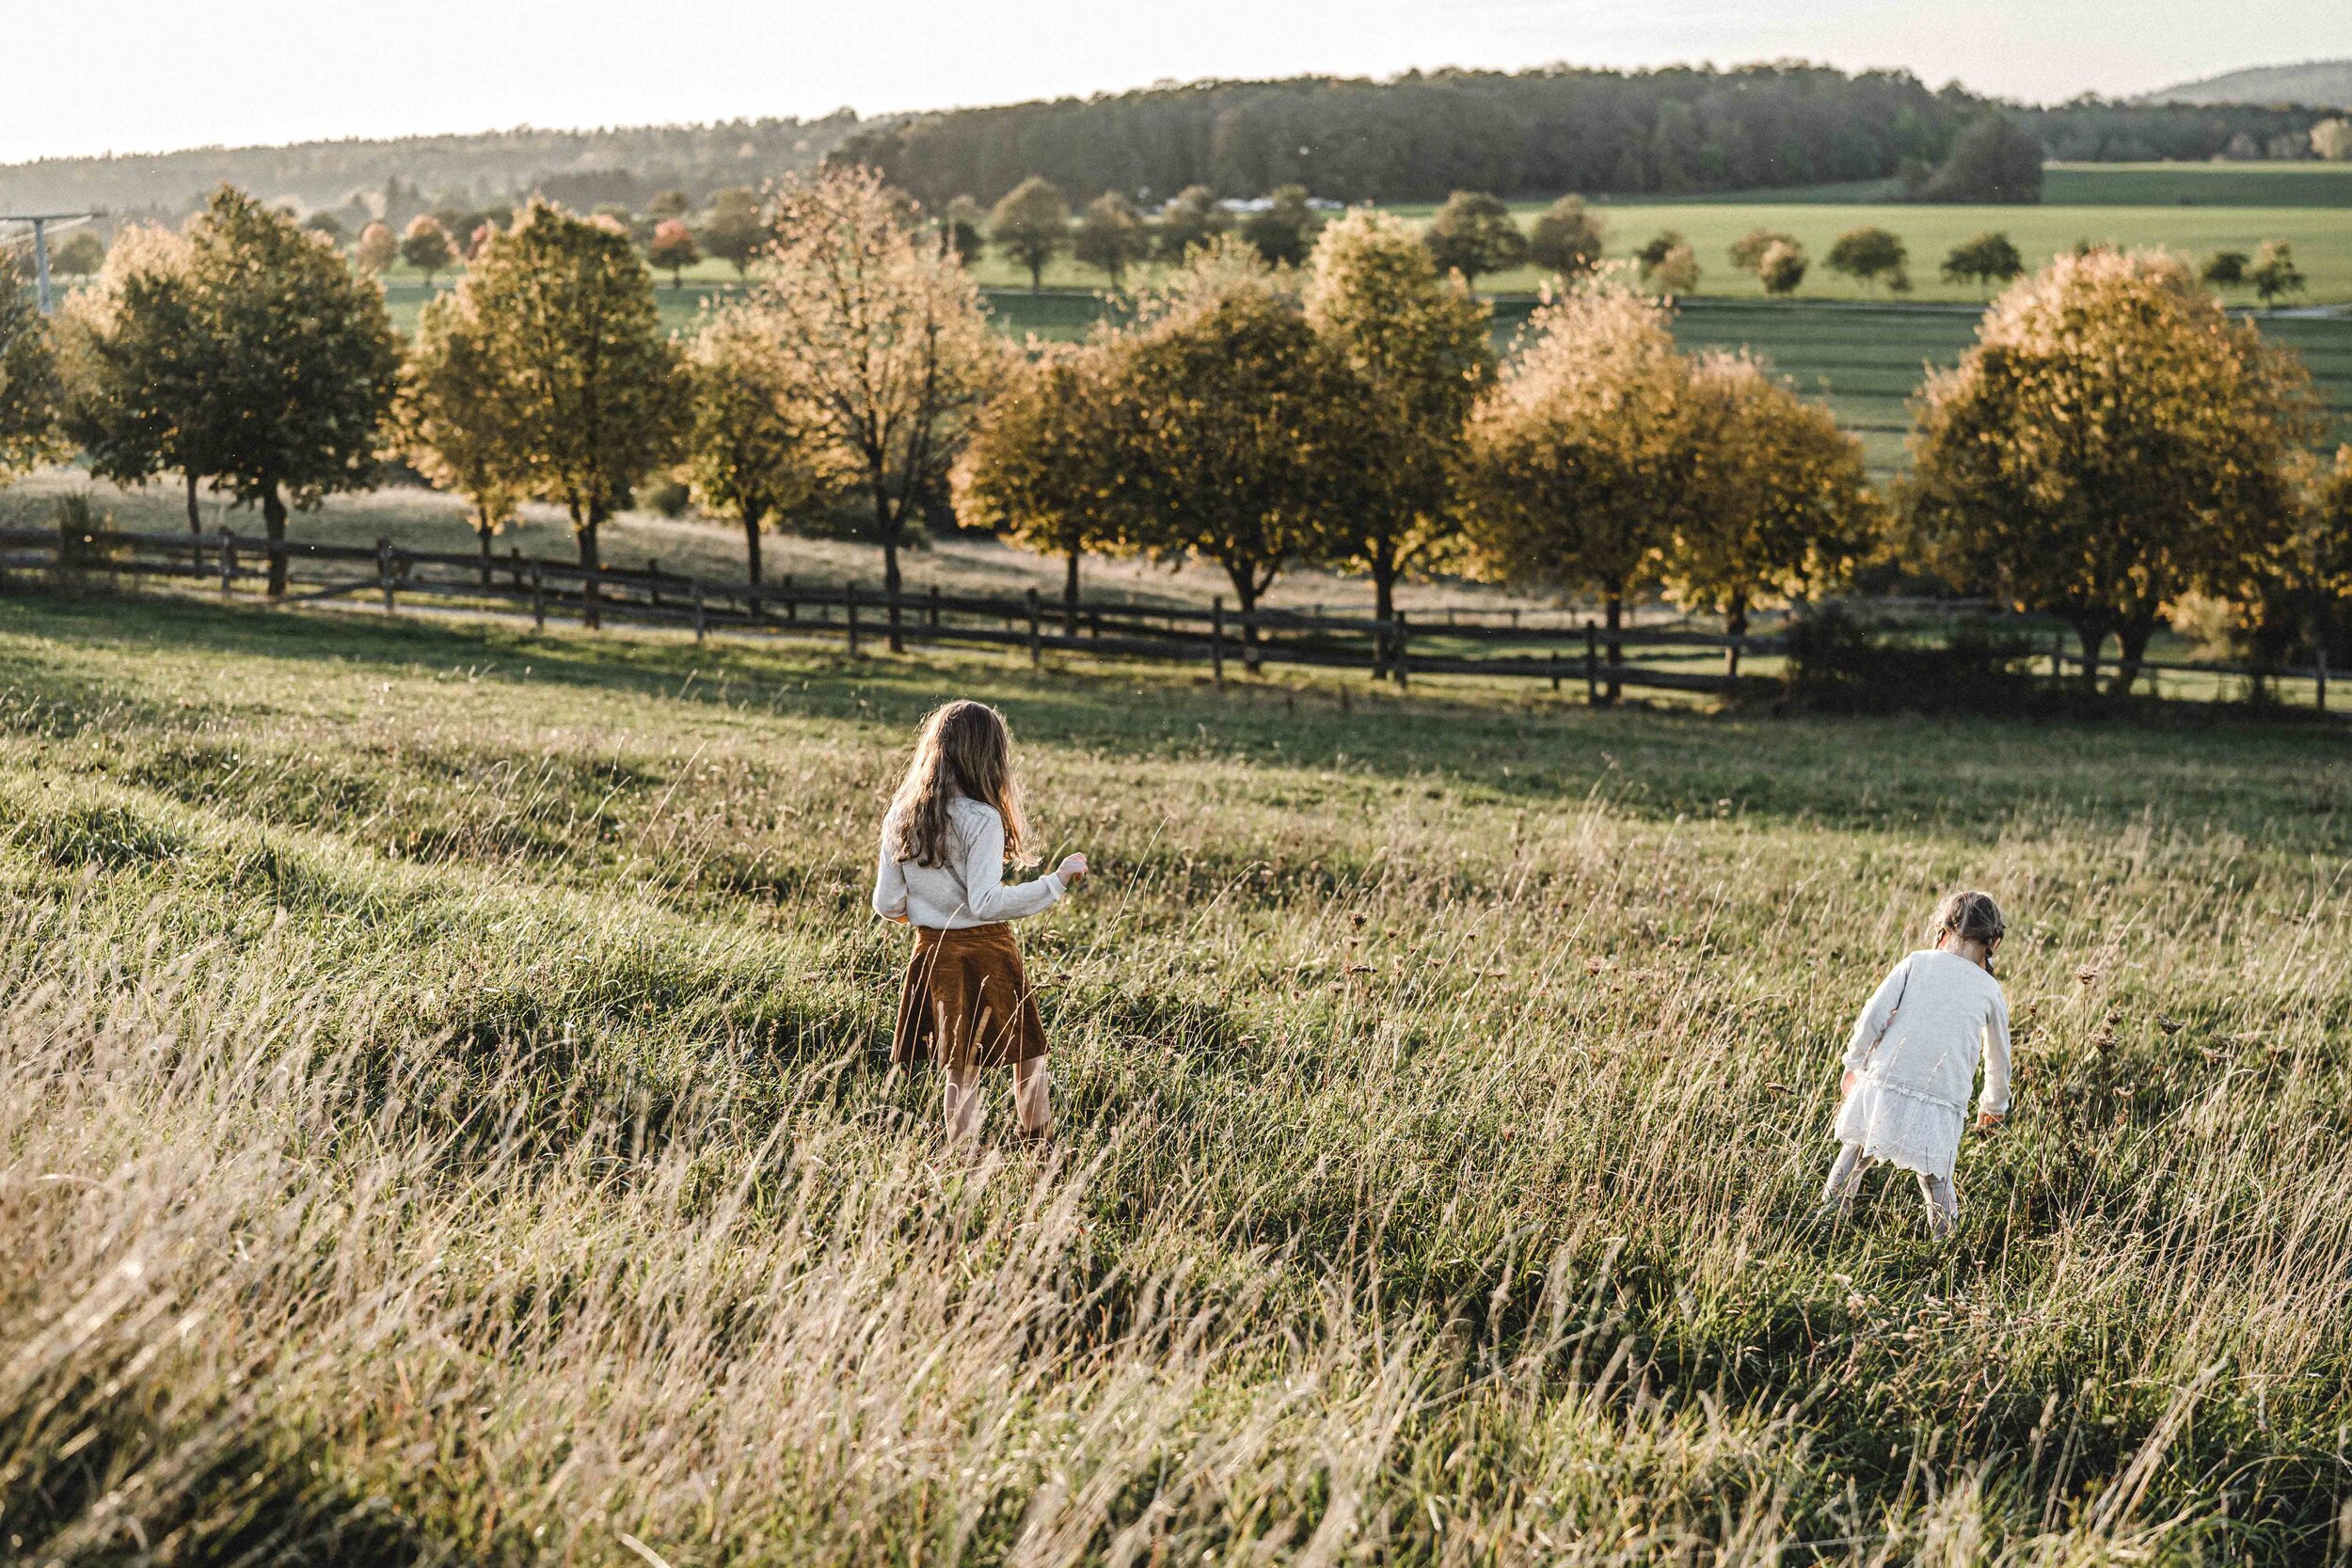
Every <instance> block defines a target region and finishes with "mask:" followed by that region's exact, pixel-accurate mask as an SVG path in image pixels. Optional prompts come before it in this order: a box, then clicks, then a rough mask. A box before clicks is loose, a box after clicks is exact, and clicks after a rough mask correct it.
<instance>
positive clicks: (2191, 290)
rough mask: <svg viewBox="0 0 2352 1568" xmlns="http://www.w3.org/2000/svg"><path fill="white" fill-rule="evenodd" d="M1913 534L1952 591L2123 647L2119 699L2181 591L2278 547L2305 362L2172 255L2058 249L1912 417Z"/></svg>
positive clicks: (1934, 384)
mask: <svg viewBox="0 0 2352 1568" xmlns="http://www.w3.org/2000/svg"><path fill="white" fill-rule="evenodd" d="M1916 419H1917V423H1916V428H1915V432H1914V434H1913V436H1912V438H1911V452H1912V464H1913V469H1912V477H1911V480H1910V482H1909V484H1908V487H1907V503H1908V511H1909V514H1910V516H1911V519H1912V524H1913V527H1914V529H1915V531H1916V532H1917V534H1918V536H1919V537H1920V539H1921V541H1922V542H1923V544H1924V546H1926V549H1927V551H1928V553H1929V556H1930V558H1931V560H1932V561H1934V562H1937V563H1938V564H1940V565H1941V566H1942V568H1943V569H1944V570H1945V571H1946V572H1947V575H1949V576H1951V577H1952V578H1954V579H1955V580H1956V581H1959V582H1962V583H1963V584H1966V585H1970V586H1981V587H1984V588H1986V589H1989V590H1991V591H1992V592H1994V593H1995V594H1998V595H1999V596H2000V597H2001V598H2003V599H2005V600H2007V601H2008V602H2010V603H2011V604H2013V605H2015V606H2016V607H2017V608H2019V609H2021V610H2040V611H2043V612H2047V613H2049V614H2053V615H2057V616H2058V617H2060V618H2061V619H2063V620H2065V621H2066V622H2067V623H2068V624H2069V625H2070V626H2073V627H2074V631H2075V634H2076V636H2077V638H2078V639H2079V641H2081V643H2082V651H2083V666H2084V671H2083V677H2084V683H2085V685H2086V686H2087V687H2091V686H2095V684H2096V678H2097V665H2098V658H2099V651H2100V648H2101V646H2102V645H2103V644H2104V643H2105V642H2106V639H2107V637H2108V636H2109V635H2110V634H2112V635H2114V636H2115V637H2116V638H2117V639H2118V641H2119V642H2120V645H2121V650H2122V659H2121V662H2120V664H2119V667H2118V670H2117V673H2116V679H2115V683H2114V689H2116V690H2118V691H2128V690H2129V689H2131V687H2132V685H2133V683H2134V682H2135V681H2136V680H2137V677H2138V673H2139V669H2140V665H2141V662H2142V661H2143V659H2144V658H2145V657H2146V653H2147V648H2148V641H2149V638H2150V637H2151V636H2152V635H2153V633H2154V631H2155V629H2156V627H2157V626H2159V625H2160V624H2161V623H2162V621H2163V619H2164V617H2165V616H2166V615H2167V614H2168V613H2169V610H2171V608H2172V607H2173V606H2174V605H2175V604H2176V603H2177V602H2178V600H2179V599H2180V597H2181V596H2182V595H2183V594H2187V593H2191V592H2195V591H2199V590H2203V591H2207V592H2217V593H2221V594H2228V593H2229V592H2231V591H2232V590H2233V587H2234V585H2235V584H2236V583H2237V582H2239V581H2240V580H2241V579H2242V578H2243V576H2244V572H2245V570H2246V563H2247V562H2249V561H2251V560H2256V559H2259V558H2261V557H2262V556H2264V555H2265V554H2267V553H2268V552H2270V551H2271V550H2273V549H2274V548H2276V547H2277V544H2278V541H2279V540H2280V537H2281V536H2282V534H2283V531H2284V530H2285V528H2286V526H2287V520H2288V517H2289V515H2290V512H2291V509H2292V499H2293V496H2292V484H2291V480H2290V475H2289V459H2290V457H2291V456H2292V454H2293V453H2294V452H2295V451H2296V450H2297V449H2298V448H2299V447H2300V445H2301V443H2302V441H2303V439H2304V436H2305V435H2306V433H2307V430H2308V427H2309V424H2310V420H2311V393H2310V384H2309V378H2308V376H2307V375H2305V373H2304V372H2303V371H2302V368H2301V365H2300V363H2299V362H2298V361H2296V359H2295V358H2294V356H2292V355H2290V354H2288V353H2286V352H2285V351H2283V350H2280V349H2278V348H2275V347H2273V346H2271V345H2270V344H2268V343H2266V342H2265V341H2264V340H2263V338H2262V335H2261V334H2260V333H2259V332H2258V331H2257V330H2256V329H2255V328H2254V327H2253V326H2252V325H2250V324H2246V323H2237V322H2232V321H2231V320H2230V319H2229V318H2228V317H2227V316H2226V315H2225V314H2224V313H2223V311H2222V309H2221V307H2220V305H2219V304H2218V303H2217V301H2216V300H2215V299H2214V297H2213V296H2212V295H2211V294H2209V293H2205V292H2204V291H2203V290H2201V289H2199V288H2197V287H2196V286H2194V284H2193V283H2192V282H2191V280H2190V278H2189V275H2188V271H2187V269H2186V268H2185V266H2184V265H2183V264H2182V263H2181V262H2180V261H2177V260H2174V259H2173V258H2171V257H2169V256H2166V255H2165V254H2163V253H2162V252H2136V253H2131V254H2125V253H2123V252H2121V251H2116V250H2109V249H2100V250H2093V251H2091V252H2090V253H2088V254H2086V255H2082V256H2061V257H2059V258H2058V259H2057V260H2056V261H2053V262H2051V263H2050V265H2049V266H2048V267H2046V268H2045V269H2043V270H2042V272H2041V273H2039V274H2036V275H2035V276H2033V277H2028V278H2026V279H2024V280H2022V281H2020V282H2018V283H2016V284H2014V285H2012V286H2011V287H2010V289H2009V291H2008V292H2007V293H2003V294H2002V295H2001V297H2000V298H1999V299H1998V300H1996V301H1994V305H1993V308H1992V309H1990V310H1988V311H1987V312H1986V313H1985V318H1984V322H1983V324H1982V325H1980V326H1979V329H1978V334H1977V341H1976V343H1975V344H1974V345H1973V346H1972V347H1971V348H1970V349H1969V350H1968V352H1967V353H1966V354H1965V355H1963V356H1962V358H1961V362H1960V363H1959V365H1958V366H1956V367H1954V368H1953V369H1951V370H1949V371H1946V372H1938V373H1936V374H1933V375H1931V377H1930V378H1929V380H1928V383H1927V385H1926V387H1925V388H1923V389H1922V391H1921V393H1920V395H1919V398H1918V400H1917V405H1916Z"/></svg>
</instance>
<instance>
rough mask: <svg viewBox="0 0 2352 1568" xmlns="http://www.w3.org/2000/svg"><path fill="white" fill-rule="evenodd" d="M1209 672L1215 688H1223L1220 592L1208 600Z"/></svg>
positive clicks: (1223, 598) (1222, 638)
mask: <svg viewBox="0 0 2352 1568" xmlns="http://www.w3.org/2000/svg"><path fill="white" fill-rule="evenodd" d="M1171 624H1173V622H1172V618H1171ZM1209 673H1210V674H1211V675H1212V676H1214V677H1215V678H1216V689H1218V690H1219V691H1222V690H1224V689H1225V595H1224V594H1217V595H1216V597H1215V598H1213V599H1211V600H1210V601H1209Z"/></svg>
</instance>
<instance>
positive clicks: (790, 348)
mask: <svg viewBox="0 0 2352 1568" xmlns="http://www.w3.org/2000/svg"><path fill="white" fill-rule="evenodd" d="M775 232H776V241H775V245H774V250H773V260H772V263H771V267H770V268H769V277H767V278H766V279H765V280H764V281H763V282H762V283H761V284H760V285H759V286H758V288H757V289H756V290H755V293H754V296H753V298H754V304H755V308H756V309H759V310H760V312H761V313H762V320H763V322H764V324H765V327H764V329H765V330H766V331H768V332H769V333H770V334H771V336H772V338H773V339H774V341H775V342H776V345H777V347H778V349H779V351H780V352H781V354H782V355H783V359H784V365H785V373H786V375H787V379H788V382H789V385H790V387H791V388H792V392H793V396H794V399H795V402H796V404H798V405H800V406H802V407H804V408H805V409H806V410H807V412H808V415H809V418H810V419H811V420H812V421H813V423H812V430H813V432H814V433H815V434H816V435H817V436H818V437H819V438H820V439H821V440H822V442H823V443H824V444H825V446H826V447H827V448H828V449H829V451H831V452H832V453H833V454H834V457H835V458H836V459H837V461H838V462H839V464H840V466H841V467H842V468H843V469H845V470H846V471H847V472H849V473H850V475H851V476H852V479H851V480H850V483H853V484H854V485H855V487H856V488H858V489H860V490H862V491H864V492H865V494H866V499H867V500H868V502H869V503H870V506H871V515H872V518H873V530H874V542H875V543H876V544H878V545H880V546H882V579H883V587H884V589H885V591H886V592H887V593H888V594H889V595H890V598H891V610H890V614H891V623H892V630H891V637H892V643H893V646H894V647H896V646H899V645H901V643H902V641H903V640H902V639H901V637H900V636H899V632H898V592H899V588H900V586H901V584H900V579H899V574H898V551H899V547H900V546H901V544H902V543H903V541H904V539H905V535H906V527H907V523H908V521H909V519H910V518H911V517H912V516H913V515H914V511H915V509H916V508H917V507H918V506H920V505H922V504H924V503H925V502H926V501H927V500H928V499H933V498H938V497H942V496H944V495H945V493H946V481H947V474H948V471H949V469H950V468H951V467H952V466H953V464H954V461H955V457H956V452H957V449H958V446H959V445H960V443H961V440H962V437H963V435H964V433H965V429H966V426H967V424H968V422H969V421H970V420H971V419H972V417H973V416H974V414H975V413H976V412H977V410H978V408H979V405H980V404H981V403H982V402H983V401H985V399H986V398H987V396H988V394H989V393H990V392H991V391H993V389H994V388H995V387H996V385H997V384H998V382H999V381H1000V380H1001V378H1002V376H1003V374H1004V370H1005V361H1006V356H1007V354H1008V353H1009V350H1008V349H1007V347H1006V345H1005V343H1004V342H1003V341H1002V340H1001V339H999V338H998V337H997V335H996V333H995V331H994V329H993V328H992V327H991V326H990V325H989V323H988V314H987V310H986V309H985V307H984V306H983V305H982V303H981V300H980V293H979V288H978V286H977V284H975V283H974V282H973V281H972V277H971V274H969V273H968V272H966V271H965V270H964V269H963V266H962V264H961V262H959V261H956V260H955V259H954V258H953V257H951V256H950V257H943V256H941V255H940V254H939V252H938V247H937V246H936V245H927V244H925V243H923V240H922V239H921V237H920V236H918V235H917V234H916V233H915V232H914V230H910V229H909V228H908V227H907V226H906V225H905V224H904V223H902V222H901V221H900V212H899V204H898V196H897V194H896V193H895V192H893V191H891V190H890V189H889V188H888V187H886V186H885V185H883V184H882V180H881V177H880V176H878V175H876V174H874V173H873V172H872V171H871V170H866V169H835V170H829V171H828V172H827V173H826V174H824V175H823V176H821V177H820V178H818V179H815V180H811V181H805V182H801V183H799V184H796V185H792V186H789V187H787V189H786V190H785V192H784V193H783V195H782V196H781V197H779V198H778V199H777V208H776V228H775Z"/></svg>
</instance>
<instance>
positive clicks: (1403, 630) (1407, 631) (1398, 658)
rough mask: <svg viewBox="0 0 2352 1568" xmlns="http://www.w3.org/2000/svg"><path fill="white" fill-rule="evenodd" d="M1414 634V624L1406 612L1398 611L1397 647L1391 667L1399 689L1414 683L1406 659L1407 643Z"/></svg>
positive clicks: (1401, 689)
mask: <svg viewBox="0 0 2352 1568" xmlns="http://www.w3.org/2000/svg"><path fill="white" fill-rule="evenodd" d="M1412 635H1413V628H1412V624H1411V623H1410V622H1409V621H1407V620H1406V617H1405V612H1404V611H1403V610H1398V611H1396V647H1395V649H1394V657H1393V658H1392V659H1391V663H1390V665H1389V668H1390V670H1391V672H1393V673H1394V674H1395V675H1396V689H1398V690H1399V691H1403V690H1405V689H1406V688H1407V687H1409V686H1410V685H1411V684H1412V676H1411V675H1410V673H1408V671H1407V661H1406V641H1407V640H1408V639H1410V638H1411V636H1412Z"/></svg>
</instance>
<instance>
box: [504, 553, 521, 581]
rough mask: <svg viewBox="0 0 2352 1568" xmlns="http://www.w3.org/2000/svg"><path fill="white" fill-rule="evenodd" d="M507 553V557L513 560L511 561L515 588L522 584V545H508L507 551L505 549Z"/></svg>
mask: <svg viewBox="0 0 2352 1568" xmlns="http://www.w3.org/2000/svg"><path fill="white" fill-rule="evenodd" d="M507 555H508V558H509V559H510V560H511V561H512V562H513V563H514V571H515V586H516V587H517V588H520V587H521V586H522V585H523V551H522V546H519V545H516V546H510V547H509V549H508V551H507Z"/></svg>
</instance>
